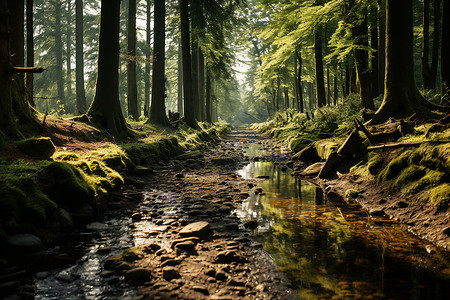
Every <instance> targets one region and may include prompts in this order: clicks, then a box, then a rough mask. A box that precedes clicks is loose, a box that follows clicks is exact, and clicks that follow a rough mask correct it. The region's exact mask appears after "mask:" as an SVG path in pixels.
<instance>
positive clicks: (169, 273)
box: [163, 267, 181, 281]
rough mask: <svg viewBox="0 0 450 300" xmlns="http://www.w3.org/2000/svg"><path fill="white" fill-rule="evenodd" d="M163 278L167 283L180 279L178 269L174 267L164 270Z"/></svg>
mask: <svg viewBox="0 0 450 300" xmlns="http://www.w3.org/2000/svg"><path fill="white" fill-rule="evenodd" d="M163 277H164V279H165V280H167V281H171V280H172V279H177V278H180V277H181V276H180V272H179V271H178V269H176V268H174V267H164V268H163Z"/></svg>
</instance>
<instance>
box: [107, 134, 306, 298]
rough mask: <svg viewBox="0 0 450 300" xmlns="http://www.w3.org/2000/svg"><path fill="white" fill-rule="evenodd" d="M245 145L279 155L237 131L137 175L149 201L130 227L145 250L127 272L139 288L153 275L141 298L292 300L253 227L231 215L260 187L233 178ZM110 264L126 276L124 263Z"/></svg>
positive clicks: (141, 290) (263, 142)
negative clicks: (143, 175)
mask: <svg viewBox="0 0 450 300" xmlns="http://www.w3.org/2000/svg"><path fill="white" fill-rule="evenodd" d="M248 143H258V144H261V147H270V149H271V150H272V151H273V154H274V155H276V153H278V152H279V148H277V147H274V146H273V145H272V144H271V143H270V141H269V140H267V139H264V138H262V137H261V136H259V135H257V134H255V133H254V132H252V131H249V130H236V131H233V132H232V133H231V134H230V135H228V136H227V137H226V138H224V139H223V140H222V141H221V143H220V144H219V145H218V146H217V147H213V148H209V149H206V150H205V151H202V153H201V154H199V155H198V156H197V157H194V158H191V159H188V160H171V161H170V162H169V163H168V164H166V165H164V166H161V167H160V169H159V170H157V175H156V176H155V175H152V176H150V177H148V178H142V179H143V180H144V181H145V182H146V183H147V184H146V186H145V187H144V190H145V191H147V194H146V200H147V201H144V204H141V205H140V207H139V209H137V211H136V212H135V214H134V216H138V217H137V220H136V222H135V223H134V228H135V230H136V231H137V232H138V235H139V239H138V244H140V245H141V246H143V247H144V248H143V249H144V250H143V252H141V253H140V254H139V255H138V256H139V259H137V260H135V261H134V262H132V263H130V264H128V267H126V269H129V270H128V271H126V273H125V276H126V277H127V276H128V277H129V278H130V280H131V281H133V280H134V281H136V282H137V283H139V281H140V280H142V277H141V275H140V274H144V276H150V278H151V280H150V281H149V282H146V283H145V285H143V286H140V287H139V288H138V295H140V296H142V297H144V299H205V298H208V299H237V298H239V299H296V298H297V296H296V292H295V291H293V290H292V289H291V288H290V287H289V281H288V280H287V279H286V277H285V275H284V274H283V273H281V272H279V271H278V270H277V268H276V266H275V265H274V264H273V261H272V260H271V259H270V257H269V256H268V254H267V253H265V252H264V250H262V249H261V248H262V246H261V245H259V244H257V243H255V242H253V241H252V239H251V236H250V235H251V229H250V228H251V227H252V226H254V225H255V224H251V223H250V224H243V223H242V222H241V220H240V219H239V218H238V217H237V216H236V215H235V214H234V213H233V211H234V210H235V209H236V208H237V207H238V206H239V205H240V203H241V202H242V201H243V200H245V199H246V198H247V197H248V196H249V193H254V192H255V187H256V184H257V182H258V180H244V179H242V178H241V177H240V176H237V174H236V171H237V170H238V169H239V167H240V166H242V164H243V163H244V162H247V161H248V158H246V157H244V155H243V153H244V151H245V147H246V145H248ZM266 159H269V160H270V157H266ZM150 224H156V225H157V226H156V227H154V226H149V225H150ZM249 227H250V228H249ZM253 228H254V227H253ZM150 240H151V241H152V242H151V243H149V241H150ZM119 261H120V260H119ZM110 265H112V266H113V267H112V269H114V270H116V271H117V270H119V271H117V272H123V262H120V263H117V262H115V263H112V264H110ZM145 270H148V271H145ZM139 272H141V273H139ZM127 274H128V275H127ZM145 274H147V275H145Z"/></svg>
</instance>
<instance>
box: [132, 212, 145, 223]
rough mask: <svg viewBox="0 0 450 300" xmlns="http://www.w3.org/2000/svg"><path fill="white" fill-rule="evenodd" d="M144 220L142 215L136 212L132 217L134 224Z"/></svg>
mask: <svg viewBox="0 0 450 300" xmlns="http://www.w3.org/2000/svg"><path fill="white" fill-rule="evenodd" d="M141 219H142V214H141V213H139V212H135V213H134V214H132V215H131V220H132V221H133V222H139V221H140V220H141Z"/></svg>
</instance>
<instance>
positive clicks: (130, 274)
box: [125, 268, 151, 285]
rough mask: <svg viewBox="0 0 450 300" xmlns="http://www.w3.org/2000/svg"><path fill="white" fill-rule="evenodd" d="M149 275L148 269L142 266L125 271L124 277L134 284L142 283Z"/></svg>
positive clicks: (148, 279) (148, 278)
mask: <svg viewBox="0 0 450 300" xmlns="http://www.w3.org/2000/svg"><path fill="white" fill-rule="evenodd" d="M150 276H151V272H150V270H147V269H144V268H135V269H131V270H128V271H126V272H125V279H126V280H128V281H129V282H131V283H133V284H136V285H142V284H144V283H145V282H147V281H150Z"/></svg>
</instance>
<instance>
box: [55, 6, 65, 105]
mask: <svg viewBox="0 0 450 300" xmlns="http://www.w3.org/2000/svg"><path fill="white" fill-rule="evenodd" d="M54 5H55V55H56V85H57V88H58V99H59V101H60V103H59V105H60V107H61V108H62V111H65V110H66V109H67V107H66V105H67V104H66V98H65V95H64V76H63V58H62V55H63V45H62V37H61V3H60V1H56V2H55V4H54Z"/></svg>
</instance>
